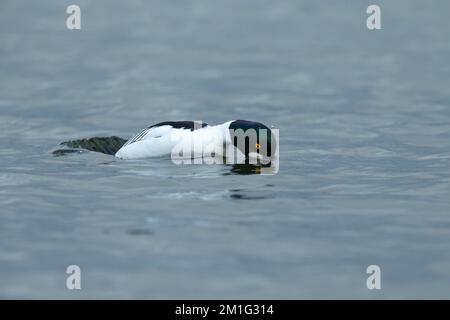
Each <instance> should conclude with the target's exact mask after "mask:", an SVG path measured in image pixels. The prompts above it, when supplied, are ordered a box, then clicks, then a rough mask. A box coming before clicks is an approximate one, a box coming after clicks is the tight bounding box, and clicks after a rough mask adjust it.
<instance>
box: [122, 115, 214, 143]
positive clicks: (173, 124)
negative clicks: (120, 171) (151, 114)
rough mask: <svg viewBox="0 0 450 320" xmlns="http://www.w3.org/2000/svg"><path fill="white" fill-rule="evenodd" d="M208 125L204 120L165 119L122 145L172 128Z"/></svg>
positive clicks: (160, 134) (192, 129) (155, 135)
mask: <svg viewBox="0 0 450 320" xmlns="http://www.w3.org/2000/svg"><path fill="white" fill-rule="evenodd" d="M206 126H208V124H207V123H204V122H196V121H165V122H160V123H157V124H154V125H152V126H150V127H147V128H145V129H143V130H141V132H139V133H138V134H137V135H135V136H134V137H133V138H131V139H130V140H128V141H127V143H125V145H124V146H126V145H129V144H132V143H135V142H138V141H141V140H145V139H147V138H159V137H162V136H164V135H165V134H168V133H169V132H171V130H173V129H184V130H190V131H194V130H198V129H201V128H204V127H206Z"/></svg>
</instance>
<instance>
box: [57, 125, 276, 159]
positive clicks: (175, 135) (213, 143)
mask: <svg viewBox="0 0 450 320" xmlns="http://www.w3.org/2000/svg"><path fill="white" fill-rule="evenodd" d="M62 144H63V145H66V146H68V147H71V148H81V149H87V150H91V151H97V152H103V153H107V154H113V155H115V156H116V157H117V158H120V159H145V158H152V157H162V156H171V157H172V159H174V157H176V158H198V157H206V156H208V157H210V156H218V155H219V156H223V157H230V155H231V156H233V157H237V158H238V159H241V161H242V159H246V160H249V159H251V160H257V161H263V162H266V163H267V162H268V161H269V162H270V159H271V158H273V157H274V156H275V154H276V149H277V141H276V137H275V134H274V132H273V131H272V130H271V129H270V128H268V127H267V126H266V125H264V124H262V123H260V122H255V121H247V120H232V121H228V122H225V123H223V124H219V125H213V126H211V125H208V124H206V123H202V122H195V121H166V122H161V123H157V124H154V125H152V126H149V127H147V128H145V129H143V130H141V131H140V132H139V133H138V134H137V135H135V136H134V137H132V138H131V139H129V140H128V141H126V140H124V139H122V138H119V137H107V138H90V139H81V140H73V141H67V142H63V143H62ZM58 151H59V150H58ZM54 154H55V152H54ZM57 155H58V154H57ZM238 161H239V160H238Z"/></svg>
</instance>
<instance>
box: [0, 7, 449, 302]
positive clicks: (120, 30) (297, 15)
mask: <svg viewBox="0 0 450 320" xmlns="http://www.w3.org/2000/svg"><path fill="white" fill-rule="evenodd" d="M372 2H374V1H370V2H369V1H356V0H355V1H313V0H311V1H299V0H292V1H288V0H284V1H278V2H274V1H268V0H267V1H266V0H263V1H262V0H258V1H256V0H251V1H238V0H232V1H138V0H133V1H106V0H105V1H87V0H78V1H76V3H77V4H79V5H80V6H81V9H82V29H81V30H80V31H69V30H67V29H66V28H65V19H66V16H67V15H66V13H65V10H66V7H67V6H68V5H69V4H72V2H69V1H50V0H48V1H47V0H39V1H32V2H30V1H21V0H19V1H12V0H6V1H1V3H0V164H1V166H0V208H1V209H0V297H2V298H58V297H59V298H407V297H409V298H412V297H414V298H431V297H434V298H436V297H437V298H448V297H449V294H450V250H449V247H450V210H449V208H450V196H449V195H450V187H449V186H450V90H449V88H450V64H449V62H448V61H449V60H448V59H449V58H448V57H450V41H449V34H450V22H449V20H448V12H450V2H448V1H433V4H431V3H425V2H424V1H419V0H415V1H406V0H402V1H400V0H399V1H382V0H380V1H376V2H377V3H378V4H380V6H381V8H382V27H383V29H382V30H379V31H368V30H367V29H366V26H365V19H366V16H367V15H366V13H365V11H366V8H367V6H368V5H369V4H372ZM238 118H240V119H249V120H258V121H261V122H263V123H266V124H267V125H272V126H274V127H276V128H279V129H280V171H279V173H278V174H277V175H272V176H270V175H257V174H245V175H243V174H239V173H246V172H242V171H239V170H236V169H235V168H233V167H230V166H220V165H216V166H207V165H191V166H189V165H184V166H176V165H174V164H172V163H171V162H170V161H169V160H167V159H151V160H145V161H120V160H117V159H115V158H114V157H112V156H108V155H104V154H98V153H92V152H84V153H75V154H68V155H65V156H61V157H54V156H52V154H51V151H52V150H54V148H55V147H56V146H57V145H58V144H59V143H60V142H61V141H64V140H67V139H75V138H84V137H92V136H103V135H118V136H120V137H124V138H128V137H130V136H131V135H133V134H134V133H137V132H138V131H139V130H140V129H141V128H143V127H146V126H148V125H150V124H153V123H156V122H160V121H165V120H203V121H205V122H208V123H210V124H215V123H222V122H225V121H228V120H231V119H238ZM247 173H248V172H247ZM70 264H77V265H79V266H80V267H81V270H82V290H80V291H69V290H67V289H66V287H65V281H66V276H67V275H66V273H65V269H66V267H67V266H68V265H70ZM371 264H376V265H379V266H380V267H381V269H382V290H379V291H369V290H367V288H366V277H367V274H366V267H367V266H368V265H371Z"/></svg>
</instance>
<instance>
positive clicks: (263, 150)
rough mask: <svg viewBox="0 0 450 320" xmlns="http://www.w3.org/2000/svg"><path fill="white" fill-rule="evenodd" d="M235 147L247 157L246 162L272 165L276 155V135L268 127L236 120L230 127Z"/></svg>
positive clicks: (258, 123) (253, 122)
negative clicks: (254, 161)
mask: <svg viewBox="0 0 450 320" xmlns="http://www.w3.org/2000/svg"><path fill="white" fill-rule="evenodd" d="M229 129H230V136H231V141H232V143H233V145H234V146H235V147H236V148H237V149H238V150H239V151H240V152H242V154H243V155H245V158H246V161H247V162H248V160H250V161H251V160H256V161H258V162H262V163H265V164H267V163H270V161H271V159H273V157H274V156H275V154H276V149H277V141H276V139H275V134H274V133H273V131H272V130H271V129H270V128H268V127H267V126H266V125H264V124H262V123H260V122H255V121H247V120H235V121H232V122H231V123H230V125H229Z"/></svg>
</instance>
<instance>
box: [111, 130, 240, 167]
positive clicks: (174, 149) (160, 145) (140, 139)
mask: <svg viewBox="0 0 450 320" xmlns="http://www.w3.org/2000/svg"><path fill="white" fill-rule="evenodd" d="M231 122H232V121H229V122H225V123H223V124H220V125H216V126H209V125H206V126H204V127H200V128H196V129H195V130H194V129H192V128H177V127H174V126H172V125H170V124H166V125H164V124H163V125H156V126H152V127H149V128H146V129H144V130H142V131H141V132H140V133H138V134H137V135H135V136H134V137H133V138H131V139H130V140H128V141H127V142H126V143H125V144H124V145H123V146H122V148H121V149H120V150H119V151H117V153H116V154H115V156H116V157H118V158H121V159H144V158H151V157H162V156H172V158H173V157H174V156H175V157H178V158H191V157H195V158H197V157H204V156H209V155H211V154H215V155H222V153H223V149H224V148H223V147H224V145H225V146H226V145H230V144H231V138H230V133H229V125H230V123H231Z"/></svg>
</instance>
